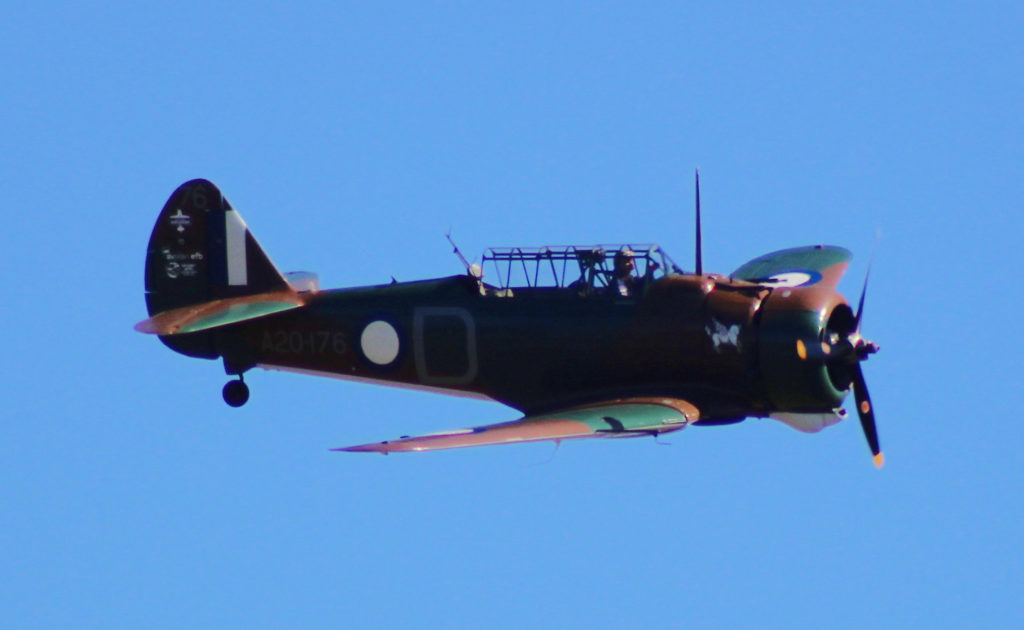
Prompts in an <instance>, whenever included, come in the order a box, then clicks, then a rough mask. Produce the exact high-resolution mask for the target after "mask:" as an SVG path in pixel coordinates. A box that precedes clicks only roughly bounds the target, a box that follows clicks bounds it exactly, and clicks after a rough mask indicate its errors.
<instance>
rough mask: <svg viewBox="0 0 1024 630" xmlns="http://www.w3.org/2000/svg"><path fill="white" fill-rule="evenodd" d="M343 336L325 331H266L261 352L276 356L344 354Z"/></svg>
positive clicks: (345, 346) (342, 334)
mask: <svg viewBox="0 0 1024 630" xmlns="http://www.w3.org/2000/svg"><path fill="white" fill-rule="evenodd" d="M347 347H348V346H347V344H346V343H345V335H344V333H340V332H329V331H326V330H306V331H300V330H267V331H264V332H263V341H262V343H261V350H262V351H263V352H270V353H276V354H328V353H330V354H345V350H346V349H347Z"/></svg>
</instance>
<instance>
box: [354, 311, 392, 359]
mask: <svg viewBox="0 0 1024 630" xmlns="http://www.w3.org/2000/svg"><path fill="white" fill-rule="evenodd" d="M359 347H360V348H361V349H362V351H363V355H365V356H366V358H367V359H369V360H370V361H372V362H374V363H376V364H377V365H388V364H390V363H392V362H393V361H394V360H395V358H396V357H398V349H399V347H400V343H399V341H398V331H396V330H395V327H394V326H392V325H391V324H389V323H387V322H385V321H383V320H377V321H375V322H370V323H369V324H368V325H367V326H366V328H364V329H363V334H362V335H360V337H359Z"/></svg>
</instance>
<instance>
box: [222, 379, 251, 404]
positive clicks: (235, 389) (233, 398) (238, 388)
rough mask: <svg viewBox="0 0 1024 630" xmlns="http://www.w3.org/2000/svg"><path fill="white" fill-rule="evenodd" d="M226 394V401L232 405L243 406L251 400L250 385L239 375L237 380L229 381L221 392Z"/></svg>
mask: <svg viewBox="0 0 1024 630" xmlns="http://www.w3.org/2000/svg"><path fill="white" fill-rule="evenodd" d="M221 393H222V394H223V395H224V402H226V403H227V404H229V405H231V406H232V407H241V406H242V405H244V404H245V403H246V401H247V400H249V386H248V385H246V384H245V382H244V381H243V380H242V376H241V375H239V376H238V380H237V381H228V382H227V384H226V385H225V386H224V390H223V391H222V392H221Z"/></svg>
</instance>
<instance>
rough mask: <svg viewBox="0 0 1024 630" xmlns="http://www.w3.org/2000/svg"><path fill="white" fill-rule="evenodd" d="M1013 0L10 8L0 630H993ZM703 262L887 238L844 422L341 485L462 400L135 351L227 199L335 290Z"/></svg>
mask: <svg viewBox="0 0 1024 630" xmlns="http://www.w3.org/2000/svg"><path fill="white" fill-rule="evenodd" d="M1022 32H1024V10H1022V9H1021V8H1020V6H1019V5H1018V4H1017V3H1011V2H1005V3H984V2H983V3H953V2H948V3H947V2H938V3H931V4H929V5H927V6H923V5H920V6H919V5H912V4H910V3H897V4H893V3H882V2H865V3H857V6H856V7H851V6H848V3H712V4H710V5H709V4H708V3H702V4H696V3H694V4H689V3H648V4H647V5H646V6H645V7H643V8H635V7H633V6H627V5H626V4H625V3H586V4H584V3H579V4H575V3H558V2H545V3H458V2H447V3H427V2H424V3H400V2H395V3H378V4H374V5H373V6H369V5H368V4H367V3H308V4H307V5H306V6H304V7H302V8H294V7H289V6H287V5H282V4H276V3H249V4H246V5H242V4H234V3H212V4H211V3H175V4H174V6H162V7H160V8H159V9H157V8H149V7H148V6H146V5H137V4H129V3H116V2H112V3H98V4H94V5H88V6H86V5H82V4H78V3H66V4H64V3H33V4H31V5H25V6H19V7H16V8H14V7H12V8H9V9H7V11H5V17H4V20H3V22H2V24H0V61H2V63H0V85H2V86H3V88H2V90H0V115H2V120H3V124H2V125H0V146H2V148H3V151H2V152H0V181H2V184H3V189H4V193H5V194H4V198H5V208H6V209H5V210H4V212H3V217H4V226H5V228H6V229H4V230H3V231H2V232H0V244H2V247H3V250H2V251H3V252H4V254H5V256H6V259H7V261H8V263H7V266H8V271H7V273H6V274H4V278H5V280H4V287H5V289H6V294H7V296H8V297H7V305H6V307H5V308H3V309H2V310H0V313H2V315H0V317H2V320H0V321H2V323H3V325H4V326H3V328H4V330H5V331H6V334H5V335H4V339H5V345H6V356H7V361H6V370H5V376H4V379H3V380H2V385H0V392H2V399H3V401H4V407H5V410H4V414H3V421H2V422H0V478H2V480H3V483H2V484H0V567H2V570H0V625H3V626H4V627H5V628H38V627H102V628H121V627H124V628H137V627H153V628H163V627H166V628H180V627H185V626H188V627H217V628H222V627H285V626H287V627H380V628H392V627H403V628H405V627H444V628H481V627H489V628H522V627H552V626H568V627H604V628H637V627H655V628H658V627H663V628H669V627H700V628H716V627H719V628H794V627H807V628H812V627H813V628H818V627H823V626H824V627H835V628H861V627H866V626H869V625H871V626H877V625H881V626H883V627H905V628H939V627H951V628H953V627H957V628H959V627H964V626H965V625H971V626H978V627H1011V626H1020V625H1021V624H1022V623H1024V605H1022V604H1021V599H1020V592H1021V587H1022V585H1024V575H1022V569H1021V558H1022V557H1024V553H1022V552H1024V547H1022V543H1021V536H1020V531H1019V530H1020V524H1021V520H1022V507H1024V506H1022V499H1021V497H1022V492H1024V474H1022V466H1021V463H1020V462H1021V459H1020V453H1021V451H1022V449H1024V438H1022V431H1021V429H1020V423H1019V420H1020V418H1019V416H1020V414H1019V398H1020V392H1021V386H1022V382H1021V368H1020V355H1021V351H1022V350H1024V344H1022V334H1021V327H1020V326H1019V325H1018V320H1019V313H1020V310H1021V306H1022V301H1021V298H1020V297H1019V295H1020V291H1019V287H1018V285H1019V279H1018V277H1017V276H1018V275H1019V272H1020V271H1021V270H1022V266H1021V263H1020V251H1019V243H1020V238H1021V235H1022V232H1024V229H1022V228H1024V219H1022V218H1021V217H1022V210H1024V208H1022V201H1021V200H1022V199H1024V152H1022V149H1021V147H1022V146H1024V123H1022V122H1021V111H1022V110H1024V84H1022V82H1021V79H1020V77H1021V75H1022V74H1024V72H1022V70H1024V63H1022V62H1024V44H1022V43H1021V37H1020V35H1021V33H1022ZM695 166H699V167H700V168H701V173H702V180H703V190H702V200H703V205H704V212H705V222H704V236H705V238H704V255H705V258H704V260H705V268H706V269H711V270H717V271H721V272H729V271H731V270H732V269H735V268H736V267H738V266H739V265H740V264H742V263H743V262H744V261H746V260H748V259H750V258H753V257H755V256H757V255H759V254H762V253H764V252H767V251H771V250H773V249H778V248H782V247H789V246H796V245H803V244H813V243H821V242H825V243H834V244H838V245H843V246H846V247H848V248H850V249H851V250H853V251H854V252H855V254H856V256H857V258H855V260H854V263H853V265H852V266H851V269H850V272H849V274H848V276H847V278H846V280H845V281H844V284H843V286H842V289H843V290H844V291H845V292H846V294H847V295H848V296H850V297H851V298H853V299H856V295H857V293H858V291H859V289H860V283H861V282H862V278H863V277H864V273H865V272H866V269H867V262H868V258H869V256H870V251H871V249H872V247H873V245H874V243H875V240H876V234H877V233H878V232H881V234H882V236H881V241H880V244H879V248H878V253H877V255H876V258H875V262H874V267H873V269H872V279H871V287H870V291H869V294H868V302H867V309H866V315H865V322H864V326H865V333H866V334H867V335H868V336H869V337H870V338H872V339H874V340H875V341H877V342H878V343H879V344H880V345H881V346H882V351H881V353H880V354H878V355H877V356H875V357H873V358H872V359H871V361H870V362H868V363H867V364H865V371H866V375H867V379H868V383H869V385H870V387H871V393H872V398H873V400H874V403H875V407H876V409H877V411H878V420H879V431H880V436H881V441H882V445H883V447H884V449H885V452H886V455H887V465H886V467H885V468H884V469H883V470H881V471H876V470H875V469H874V468H873V467H872V466H871V460H870V456H869V453H868V450H867V447H866V445H865V443H864V438H863V437H862V435H861V433H860V428H859V426H858V425H857V423H856V422H844V423H842V424H840V425H838V426H836V427H833V428H831V429H828V430H826V431H824V432H823V433H820V434H817V435H813V436H807V435H803V434H800V433H797V432H795V431H792V430H790V429H788V428H787V427H785V426H783V425H781V424H778V423H774V422H769V421H759V420H750V421H748V422H746V423H743V424H740V425H736V426H730V427H722V428H705V429H700V428H698V427H694V428H691V429H688V430H687V431H684V432H683V433H680V434H677V435H674V436H672V438H671V440H670V441H671V442H672V446H671V447H664V446H658V445H656V444H654V443H653V441H650V440H631V441H629V440H627V441H608V442H605V441H594V442H590V443H567V444H564V445H563V446H562V447H561V448H560V449H559V450H558V451H557V452H556V451H554V449H553V447H552V446H551V445H549V444H540V445H521V446H513V447H497V448H487V449H473V450H466V451H453V452H439V453H429V454H423V455H419V456H392V457H378V456H362V455H351V454H339V453H331V452H328V450H327V449H328V448H330V447H335V446H344V445H349V444H358V443H362V442H367V441H372V440H377V439H385V438H391V437H395V436H397V435H401V434H405V433H419V432H428V431H433V430H438V429H443V428H450V427H460V426H466V425H473V424H479V423H482V422H490V421H498V420H505V419H511V418H513V417H515V416H516V414H515V412H513V411H511V410H509V409H506V408H503V407H501V406H499V405H497V404H493V403H483V402H475V401H467V400H462V399H450V398H444V397H439V396H432V395H428V394H423V393H414V392H407V391H402V390H393V389H387V388H382V387H374V386H366V385H357V384H352V383H342V382H337V381H332V380H327V379H314V378H308V377H300V376H296V375H288V374H277V373H264V372H254V373H251V374H250V375H249V376H248V377H247V381H248V382H249V384H250V385H251V387H252V389H253V396H252V400H251V401H250V403H249V404H248V405H247V406H246V407H244V408H243V409H241V410H233V409H229V408H227V407H226V406H225V405H224V404H223V402H222V401H221V400H220V388H221V385H222V384H223V381H224V380H225V377H224V374H223V370H222V368H221V366H220V365H219V364H217V363H214V362H205V361H196V360H189V359H186V358H184V357H181V356H179V355H176V354H174V353H172V352H170V351H168V350H167V349H165V348H164V347H163V346H161V345H160V344H159V343H158V342H157V341H156V340H155V339H153V338H151V337H148V336H143V335H140V334H137V333H135V332H134V331H133V330H132V325H133V324H134V323H135V322H136V321H138V320H140V319H142V318H143V317H145V309H144V303H143V299H142V263H143V258H144V254H145V246H146V242H147V239H148V237H149V232H150V229H151V228H152V223H153V221H154V220H155V218H156V214H157V212H158V211H159V210H160V208H161V207H162V205H163V203H164V201H165V200H166V198H167V196H168V195H169V194H170V192H171V191H172V190H173V189H174V188H175V187H176V186H177V185H179V184H180V183H181V182H183V181H185V180H187V179H191V178H194V177H205V178H208V179H211V180H213V181H214V182H216V183H217V184H218V185H219V186H220V187H221V188H222V189H223V190H224V191H225V193H226V195H227V196H228V197H229V199H230V200H231V201H232V203H233V205H234V206H235V207H236V208H237V209H239V210H240V211H241V212H242V214H243V215H244V216H245V218H246V220H247V222H248V224H249V226H250V227H251V228H252V230H253V231H254V233H255V234H256V235H257V237H258V238H259V239H260V241H261V242H262V244H263V245H264V247H265V248H266V249H267V251H268V252H269V253H270V255H271V256H272V257H273V258H274V260H275V262H277V263H278V264H279V266H281V267H282V268H284V269H311V270H315V271H318V272H319V273H320V277H321V281H322V283H323V285H324V286H328V287H335V286H345V285H354V284H355V285H357V284H371V283H377V282H384V281H388V280H389V279H390V277H391V276H392V275H394V276H395V277H397V278H398V279H400V280H410V279H416V278H424V277H432V276H440V275H447V274H452V273H457V272H458V270H459V268H460V267H459V263H458V261H457V260H456V259H455V257H454V256H452V255H451V253H450V248H449V246H448V245H447V243H446V242H445V241H444V238H443V235H444V233H445V232H446V231H447V230H448V229H449V228H452V231H453V235H454V237H455V238H456V240H457V241H458V242H459V244H460V246H461V247H462V249H463V250H464V251H465V252H466V253H467V254H469V255H470V256H471V257H472V256H473V255H477V254H478V253H479V252H482V250H483V249H484V248H486V247H488V246H492V245H542V244H549V243H590V242H615V241H634V242H637V241H639V242H646V241H658V242H660V243H661V244H662V245H663V246H664V247H665V248H666V249H667V251H669V252H670V253H671V254H672V255H673V257H674V258H675V259H676V260H677V261H679V262H682V263H684V264H685V263H688V262H689V261H690V260H692V231H691V230H692V227H691V226H692V215H691V212H692V208H691V205H692V196H693V190H692V172H693V168H694V167H695Z"/></svg>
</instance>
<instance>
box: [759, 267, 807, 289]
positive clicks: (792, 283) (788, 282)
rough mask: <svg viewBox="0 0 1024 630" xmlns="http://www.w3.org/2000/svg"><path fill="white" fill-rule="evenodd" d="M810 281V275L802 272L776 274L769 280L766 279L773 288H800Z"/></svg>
mask: <svg viewBox="0 0 1024 630" xmlns="http://www.w3.org/2000/svg"><path fill="white" fill-rule="evenodd" d="M810 280H811V274H809V273H805V272H803V271H787V272H786V273H777V274H775V275H774V276H772V277H771V278H768V281H769V283H771V285H772V286H775V287H800V286H803V285H805V284H807V283H808V282H810Z"/></svg>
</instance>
